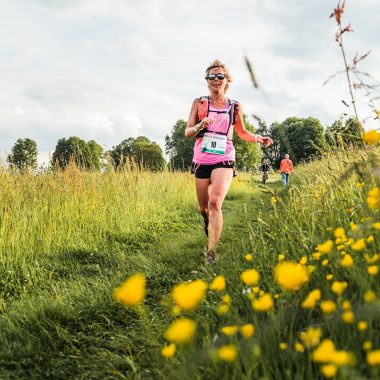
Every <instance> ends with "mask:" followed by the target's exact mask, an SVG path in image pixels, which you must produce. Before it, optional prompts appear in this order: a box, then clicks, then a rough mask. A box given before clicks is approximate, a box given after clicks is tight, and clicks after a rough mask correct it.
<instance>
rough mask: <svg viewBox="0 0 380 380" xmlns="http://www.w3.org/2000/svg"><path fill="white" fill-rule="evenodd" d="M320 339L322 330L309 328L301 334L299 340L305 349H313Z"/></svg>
mask: <svg viewBox="0 0 380 380" xmlns="http://www.w3.org/2000/svg"><path fill="white" fill-rule="evenodd" d="M321 337H322V329H320V328H314V327H310V328H309V329H307V330H306V331H303V332H301V334H300V338H301V340H302V342H303V344H304V345H305V346H306V347H314V346H316V345H317V344H319V341H320V339H321Z"/></svg>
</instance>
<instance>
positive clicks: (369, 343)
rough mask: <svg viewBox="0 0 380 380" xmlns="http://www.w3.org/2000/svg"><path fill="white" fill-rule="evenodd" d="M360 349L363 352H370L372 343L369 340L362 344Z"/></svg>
mask: <svg viewBox="0 0 380 380" xmlns="http://www.w3.org/2000/svg"><path fill="white" fill-rule="evenodd" d="M362 348H363V350H364V351H369V350H372V342H371V341H370V340H366V341H364V342H363V345H362Z"/></svg>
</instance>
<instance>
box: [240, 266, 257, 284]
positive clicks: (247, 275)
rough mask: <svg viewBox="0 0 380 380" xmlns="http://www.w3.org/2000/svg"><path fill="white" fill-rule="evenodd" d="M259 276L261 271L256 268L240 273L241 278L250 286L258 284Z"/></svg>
mask: <svg viewBox="0 0 380 380" xmlns="http://www.w3.org/2000/svg"><path fill="white" fill-rule="evenodd" d="M259 278H260V276H259V273H258V272H257V271H256V270H255V269H247V270H245V271H244V272H242V274H241V275H240V279H241V280H242V281H243V282H244V284H246V285H248V286H250V285H254V284H256V283H257V281H259Z"/></svg>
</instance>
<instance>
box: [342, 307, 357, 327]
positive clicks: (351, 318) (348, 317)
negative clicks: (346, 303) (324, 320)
mask: <svg viewBox="0 0 380 380" xmlns="http://www.w3.org/2000/svg"><path fill="white" fill-rule="evenodd" d="M342 321H343V322H346V323H348V324H352V323H354V322H355V315H354V313H353V312H352V311H351V310H348V311H345V312H344V313H343V314H342Z"/></svg>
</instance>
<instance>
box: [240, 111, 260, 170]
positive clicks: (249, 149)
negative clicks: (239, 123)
mask: <svg viewBox="0 0 380 380" xmlns="http://www.w3.org/2000/svg"><path fill="white" fill-rule="evenodd" d="M243 122H244V126H245V128H246V129H247V130H248V131H250V132H252V133H254V132H255V129H254V127H253V125H251V124H250V123H249V120H248V117H247V115H245V114H243ZM233 143H234V146H235V151H236V168H237V169H239V170H250V169H251V168H252V167H253V166H254V165H256V164H257V163H258V162H259V161H260V157H261V156H262V153H261V152H260V147H259V145H258V144H252V143H250V142H248V141H244V140H242V139H240V138H239V136H237V133H236V132H235V133H234V137H233Z"/></svg>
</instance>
